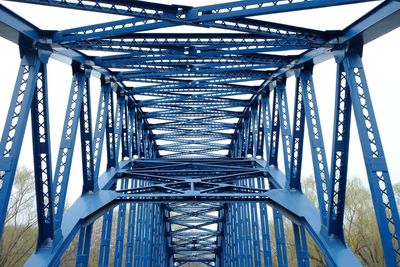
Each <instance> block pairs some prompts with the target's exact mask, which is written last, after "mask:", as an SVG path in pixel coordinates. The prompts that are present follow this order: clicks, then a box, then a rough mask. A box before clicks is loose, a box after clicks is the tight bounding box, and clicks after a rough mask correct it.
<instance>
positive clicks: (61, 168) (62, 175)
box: [53, 62, 85, 238]
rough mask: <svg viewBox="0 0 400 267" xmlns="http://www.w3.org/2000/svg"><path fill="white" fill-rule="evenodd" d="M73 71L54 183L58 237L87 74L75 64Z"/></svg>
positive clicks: (55, 219) (55, 221)
mask: <svg viewBox="0 0 400 267" xmlns="http://www.w3.org/2000/svg"><path fill="white" fill-rule="evenodd" d="M72 69H73V80H72V85H71V91H70V96H69V100H68V105H67V110H66V115H65V120H64V128H63V132H62V137H61V142H60V149H59V152H58V157H57V164H56V169H55V172H54V183H53V186H54V187H53V194H54V196H53V201H54V224H55V231H56V234H57V233H58V235H61V233H60V232H58V231H59V230H60V227H61V222H62V218H63V215H64V206H65V199H66V196H67V188H68V181H69V174H70V171H71V164H72V156H73V152H74V147H75V140H76V132H77V128H78V122H79V118H80V113H81V107H82V101H83V92H84V86H85V72H84V70H82V69H81V67H80V64H79V63H75V62H74V63H73V64H72ZM56 238H57V237H56Z"/></svg>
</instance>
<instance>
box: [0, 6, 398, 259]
mask: <svg viewBox="0 0 400 267" xmlns="http://www.w3.org/2000/svg"><path fill="white" fill-rule="evenodd" d="M13 2H24V3H31V4H40V5H48V6H54V7H60V8H61V7H62V8H69V9H77V10H85V11H91V12H103V13H108V14H116V15H124V16H126V17H127V18H125V19H123V20H115V21H111V22H108V23H99V24H95V25H85V26H82V27H78V28H72V29H62V30H59V31H46V30H41V29H38V28H37V27H36V26H34V25H32V24H31V23H30V22H28V21H26V20H25V19H24V18H21V17H19V16H18V15H16V14H15V13H13V12H12V11H11V10H9V9H7V8H6V7H4V6H3V5H0V35H1V36H2V37H4V38H6V39H8V40H10V41H12V42H14V43H16V44H17V45H19V48H20V51H21V64H20V67H19V70H18V75H17V79H16V83H15V87H14V91H13V95H12V99H11V102H10V108H9V112H8V115H7V118H6V122H5V126H4V130H3V135H2V137H1V140H0V153H1V154H0V203H2V205H1V207H0V236H1V235H2V233H3V229H4V227H5V220H6V215H7V205H8V202H9V199H10V197H11V190H12V187H13V181H14V176H15V173H16V168H17V163H18V158H19V155H20V152H21V145H22V141H23V138H24V136H25V127H26V124H27V121H28V116H29V114H30V116H31V122H32V143H33V159H34V166H35V168H34V176H35V190H36V204H37V205H36V206H37V219H38V239H37V248H36V250H35V252H34V253H33V254H32V256H31V257H30V258H29V260H28V261H27V262H26V266H57V265H59V264H60V262H61V260H62V256H63V254H64V252H65V251H66V250H67V249H68V247H69V246H70V245H71V243H72V242H73V240H74V238H75V237H76V238H77V242H78V247H77V256H76V265H77V266H88V263H89V258H90V252H91V248H93V246H97V247H99V256H98V259H97V260H98V265H99V266H108V265H110V264H114V266H123V265H124V266H185V264H187V263H191V262H197V263H202V264H203V265H205V266H238V267H241V266H272V264H273V258H274V257H276V261H277V263H278V266H288V250H287V249H288V248H287V244H286V238H287V233H285V227H284V217H286V218H287V219H289V220H290V221H291V223H292V227H293V234H294V243H295V244H294V247H295V249H294V250H295V253H296V256H297V263H298V266H310V261H309V257H308V247H307V246H308V243H307V238H306V237H307V235H308V236H310V237H311V238H312V239H313V240H314V242H315V243H316V244H317V246H318V247H319V249H320V250H321V252H322V253H323V254H324V256H325V262H326V264H327V265H328V266H359V265H360V263H359V261H358V259H357V258H356V257H355V256H354V254H353V252H351V251H350V249H349V248H348V247H347V246H346V240H345V236H344V233H343V222H344V215H345V196H346V180H347V167H348V154H349V139H350V125H351V110H352V109H353V111H354V115H355V123H356V125H357V127H358V135H359V139H360V142H361V146H362V151H363V158H364V161H365V166H366V170H367V176H368V181H369V185H370V191H371V195H372V199H373V205H374V210H375V215H376V219H377V223H378V228H379V232H380V238H381V242H382V247H383V251H384V256H385V261H386V265H387V266H398V265H400V240H399V235H400V219H399V214H398V210H397V207H396V202H395V198H394V194H393V188H392V184H391V180H390V176H389V171H388V167H387V164H386V160H385V155H384V151H383V147H382V144H381V140H380V135H379V129H378V126H377V123H376V119H375V114H374V110H373V106H372V101H371V96H370V94H369V89H368V83H367V79H366V75H365V72H364V68H363V64H362V49H363V45H364V44H366V43H368V42H370V41H373V40H374V39H376V38H378V37H380V36H381V35H383V34H385V33H387V32H389V31H391V30H393V29H395V28H397V27H399V25H400V3H399V2H398V1H389V0H387V1H382V3H380V4H379V5H377V6H376V7H375V8H374V9H372V10H371V11H370V12H369V13H367V14H366V15H365V16H363V17H361V18H360V19H358V20H357V21H355V22H354V23H352V24H351V25H349V26H348V27H347V28H345V29H344V30H340V31H317V30H312V29H306V28H301V27H297V26H292V25H284V24H278V23H272V22H268V21H264V20H257V19H254V18H251V19H250V18H248V17H253V16H257V15H266V14H274V13H280V12H291V11H299V10H308V9H314V8H325V7H326V8H327V7H330V6H336V5H346V4H352V3H361V2H366V1H362V0H360V1H354V0H353V1H350V0H337V1H327V0H316V1H287V0H279V1H250V0H248V1H237V2H228V3H224V4H212V5H206V6H198V7H191V6H182V5H168V4H158V3H152V2H146V1H114V0H107V1H105V0H104V1H103V0H93V1H92V0H79V1H69V0H63V1H53V0H52V1H49V0H16V1H13ZM172 26H193V27H201V28H217V29H222V30H230V31H231V32H229V33H207V34H203V33H154V32H147V31H151V30H154V29H161V28H165V29H166V30H165V32H168V29H167V28H168V27H172ZM93 51H107V52H114V54H113V55H109V56H95V57H89V56H87V55H86V54H85V53H86V52H93ZM289 51H290V53H289ZM296 51H297V53H296ZM299 51H301V53H300V52H299ZM276 52H279V54H282V55H279V56H278V55H277V54H276ZM49 57H54V58H56V59H60V60H64V61H67V63H69V64H71V66H72V82H71V87H70V95H69V98H68V104H67V109H66V112H65V120H64V128H63V131H62V136H61V141H60V146H59V152H58V156H57V160H56V163H55V165H54V166H55V168H54V171H53V164H52V162H51V149H50V148H51V146H50V140H51V139H50V133H51V127H50V125H49V116H50V115H51V112H50V111H49V101H50V99H49V97H48V91H49V90H50V89H49V88H48V84H47V62H48V59H49ZM329 58H335V59H336V63H337V74H336V81H337V85H336V102H335V107H334V114H335V116H334V128H333V145H332V159H331V162H330V164H329V163H328V160H327V157H326V152H325V143H324V140H323V134H322V128H321V120H320V117H319V112H318V102H317V98H316V88H315V87H314V83H313V68H314V65H315V64H317V63H319V62H322V61H325V60H327V59H329ZM93 73H96V74H100V75H99V76H100V79H101V88H97V89H95V88H92V86H91V85H90V77H91V76H92V75H93ZM293 75H294V76H295V78H296V88H295V92H294V109H293V112H294V114H293V116H290V113H289V107H288V103H289V101H288V94H287V89H286V79H287V77H290V76H293ZM127 82H140V83H141V85H138V86H127ZM238 82H253V84H258V85H255V86H254V85H252V86H249V85H244V84H243V83H241V84H240V85H239V84H238ZM93 90H100V96H99V99H98V106H97V109H96V110H95V111H96V112H97V114H96V117H95V119H94V117H93V116H92V107H91V104H90V103H91V92H92V91H93ZM155 119H157V120H158V121H157V122H154V120H155ZM306 127H307V132H308V138H309V142H310V144H311V151H310V152H311V155H312V163H313V167H314V177H315V183H316V189H317V197H318V200H317V201H318V208H316V207H315V205H314V204H313V203H311V202H310V201H309V200H308V199H307V197H306V196H305V195H304V194H303V193H302V186H301V171H302V161H303V143H304V138H307V137H306V136H305V128H306ZM78 128H79V135H80V138H79V140H80V144H78V145H80V148H81V151H82V153H81V160H82V181H83V187H82V195H81V197H80V198H79V199H78V200H77V201H76V202H75V203H74V204H73V205H72V206H71V207H70V208H69V209H68V210H67V211H65V205H66V196H67V189H68V188H69V187H71V184H70V183H69V179H70V172H71V166H72V161H73V160H74V147H75V145H76V143H77V142H76V140H77V134H78ZM280 145H281V146H282V147H281V148H279V146H280ZM103 147H104V148H105V151H103ZM279 153H282V155H281V156H280V157H282V158H283V162H284V166H282V170H283V171H281V170H280V169H279V168H278V156H279ZM103 155H105V158H103V162H104V161H105V162H106V164H107V166H106V168H107V170H106V171H105V172H104V173H103V174H102V175H100V166H101V161H102V156H103ZM329 167H330V168H329ZM268 206H269V207H271V208H272V209H271V211H270V212H269V211H268V208H267V207H268ZM271 216H272V217H271ZM96 220H98V221H101V233H98V234H99V239H100V241H99V242H98V243H95V240H94V239H93V236H94V235H95V234H97V233H96V231H94V228H95V225H94V223H95V222H96ZM270 224H273V227H274V228H273V229H274V231H273V233H274V235H273V234H272V233H271V232H270V230H271V229H270V227H269V225H270ZM78 232H79V233H78ZM273 242H274V243H275V248H276V251H272V245H271V244H272V243H273ZM111 255H113V258H111Z"/></svg>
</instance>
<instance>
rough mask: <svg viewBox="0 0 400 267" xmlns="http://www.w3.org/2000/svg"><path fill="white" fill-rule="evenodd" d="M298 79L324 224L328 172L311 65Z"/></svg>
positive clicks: (324, 222)
mask: <svg viewBox="0 0 400 267" xmlns="http://www.w3.org/2000/svg"><path fill="white" fill-rule="evenodd" d="M300 79H301V87H302V94H303V104H304V108H305V114H306V118H307V120H306V121H307V126H308V136H309V138H310V145H311V155H312V159H313V166H314V176H315V184H316V188H317V196H318V206H319V209H320V216H321V221H322V225H323V226H326V223H327V214H328V211H327V209H328V201H329V192H328V185H329V172H328V164H327V160H326V154H325V146H324V140H323V137H322V130H321V123H320V119H319V113H318V105H317V99H316V96H315V89H314V82H313V79H312V66H305V67H304V69H302V70H301V74H300Z"/></svg>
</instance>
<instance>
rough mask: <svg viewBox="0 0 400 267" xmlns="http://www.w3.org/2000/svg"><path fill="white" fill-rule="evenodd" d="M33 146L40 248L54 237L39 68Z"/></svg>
mask: <svg viewBox="0 0 400 267" xmlns="http://www.w3.org/2000/svg"><path fill="white" fill-rule="evenodd" d="M31 123H32V146H33V162H34V174H35V191H36V207H37V208H36V212H37V219H38V223H37V225H38V238H37V246H36V248H37V249H38V248H40V247H41V246H42V245H43V244H45V243H46V242H50V241H51V240H53V237H54V211H53V200H52V198H51V196H52V191H51V190H52V181H53V180H52V176H53V175H52V165H51V146H50V126H49V106H48V85H47V66H46V64H43V63H42V64H41V65H40V69H39V72H38V79H37V83H36V90H35V93H34V96H33V100H32V105H31Z"/></svg>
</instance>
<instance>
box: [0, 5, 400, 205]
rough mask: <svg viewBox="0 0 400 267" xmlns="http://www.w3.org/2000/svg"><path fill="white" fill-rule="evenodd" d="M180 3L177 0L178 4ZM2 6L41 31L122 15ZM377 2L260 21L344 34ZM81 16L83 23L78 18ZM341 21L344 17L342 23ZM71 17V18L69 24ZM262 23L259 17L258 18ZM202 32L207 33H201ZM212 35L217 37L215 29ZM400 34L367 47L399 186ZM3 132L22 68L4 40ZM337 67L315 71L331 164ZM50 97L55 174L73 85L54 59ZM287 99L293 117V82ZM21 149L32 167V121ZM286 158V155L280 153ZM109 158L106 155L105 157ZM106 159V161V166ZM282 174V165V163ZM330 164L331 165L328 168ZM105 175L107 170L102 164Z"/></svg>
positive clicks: (77, 186) (76, 172) (353, 156)
mask: <svg viewBox="0 0 400 267" xmlns="http://www.w3.org/2000/svg"><path fill="white" fill-rule="evenodd" d="M175 2H179V1H175ZM180 2H183V3H182V4H186V5H201V4H202V3H207V2H208V1H180ZM0 3H1V4H4V5H6V6H7V7H9V8H12V9H13V10H14V12H16V13H18V14H20V15H21V16H23V17H25V18H27V19H28V20H29V21H31V22H32V23H34V24H35V25H37V26H39V27H40V28H42V29H49V30H50V29H65V28H70V27H77V26H83V25H85V24H92V23H99V22H104V21H109V20H112V19H119V18H121V17H118V16H109V15H104V14H97V13H96V14H94V13H89V14H87V13H85V12H77V11H72V10H66V9H54V8H47V7H43V6H32V5H25V4H17V3H9V2H7V3H5V2H4V1H0ZM376 4H377V3H376V2H374V3H367V4H362V5H352V6H347V7H345V8H343V7H335V8H329V9H326V10H314V12H313V13H312V14H313V15H312V16H310V13H308V12H296V13H294V14H285V16H282V15H281V14H277V15H270V16H264V17H262V19H269V20H271V21H275V22H281V23H287V24H297V25H299V26H303V27H314V26H315V25H317V26H318V27H317V28H318V29H330V30H331V29H332V30H333V29H342V28H344V27H345V26H346V25H348V24H349V23H350V22H351V21H353V20H355V19H356V18H358V17H360V16H361V15H362V14H365V13H366V12H367V11H368V10H370V9H371V8H372V7H374V6H375V5H376ZM77 17H79V19H77ZM338 17H339V18H340V19H339V20H338ZM71 18H73V19H71ZM258 18H260V17H258ZM202 31H204V29H202ZM213 32H216V31H214V30H213ZM399 47H400V29H397V30H395V31H393V32H391V33H389V34H387V35H385V36H383V37H381V38H380V39H378V40H375V41H374V42H372V43H370V44H368V45H366V46H365V48H364V67H365V70H366V74H367V79H368V83H369V87H370V93H371V96H372V101H373V104H374V108H375V114H376V117H377V121H378V125H379V129H380V134H381V139H382V142H383V146H384V149H385V153H386V159H387V163H388V166H389V171H390V174H391V177H392V180H393V181H395V182H399V181H400V138H399V132H400V125H399V118H398V116H399V115H400V105H399V99H400V72H399V70H400V69H399V67H398V63H399V62H400V51H399V49H398V48H399ZM0 59H1V60H0V81H1V82H0V91H1V94H2V96H1V99H0V125H1V126H0V127H1V129H3V126H4V122H5V117H6V114H7V110H8V105H9V99H10V97H11V93H12V88H13V87H14V82H15V78H16V75H17V70H18V65H19V51H18V47H17V46H16V45H14V44H13V43H10V42H9V41H7V40H5V39H2V38H0ZM335 68H336V66H335V64H334V62H333V60H331V61H328V62H325V63H323V64H320V65H318V66H316V67H315V70H314V82H315V87H316V94H317V98H318V105H319V110H320V117H321V122H322V128H323V134H324V140H325V148H326V152H327V158H328V162H330V158H331V155H330V154H331V143H332V126H333V112H332V111H333V107H334V90H335V73H336V70H335ZM48 69H49V75H48V78H49V98H50V116H51V117H50V126H51V141H52V160H53V162H52V164H53V169H54V168H55V165H56V157H57V153H58V146H59V142H60V137H61V131H62V126H63V121H64V114H65V108H66V104H67V98H68V94H69V87H70V82H71V78H72V76H71V69H70V67H69V66H67V65H65V64H64V63H60V62H57V61H55V60H50V62H49V65H48ZM92 80H93V83H92V112H93V113H92V116H93V117H92V120H93V123H94V121H95V116H96V111H97V97H98V95H99V89H100V82H99V81H98V79H92ZM287 88H288V96H289V101H290V102H289V109H290V114H291V115H292V114H293V94H294V79H289V80H288V85H287ZM352 126H353V127H352V129H351V131H352V133H351V136H352V137H351V144H350V155H349V156H350V159H349V162H350V164H349V176H350V177H354V176H358V177H360V178H361V179H362V180H363V181H364V182H365V183H367V180H366V173H365V167H364V163H363V158H362V152H361V147H360V144H359V140H358V135H357V129H356V127H355V121H354V118H353V120H352ZM25 137H26V138H25V140H24V143H23V147H22V152H21V156H20V160H19V164H24V165H27V166H28V167H30V168H33V160H32V152H31V151H32V144H31V142H32V141H31V137H30V122H28V127H27V132H26V135H25ZM77 137H78V139H77V143H76V146H75V152H74V153H75V155H76V156H74V159H75V160H74V162H73V166H72V171H71V177H70V185H71V183H72V184H73V186H69V188H70V189H69V190H70V191H69V192H68V197H69V201H70V202H72V201H74V199H76V198H77V197H78V196H79V195H80V192H81V184H82V181H81V180H82V178H81V177H82V176H81V162H80V148H79V146H80V143H79V132H78V134H77ZM306 137H307V138H306V140H307V141H306V144H305V148H304V161H303V177H305V176H309V175H311V174H312V165H311V153H310V151H309V144H308V136H306ZM281 154H282V153H281ZM103 159H105V155H104V156H103ZM104 162H105V160H103V163H104ZM280 162H281V163H280V166H281V169H283V161H282V158H281V161H280ZM329 165H330V164H329ZM101 171H104V164H103V168H102V170H101Z"/></svg>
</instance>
